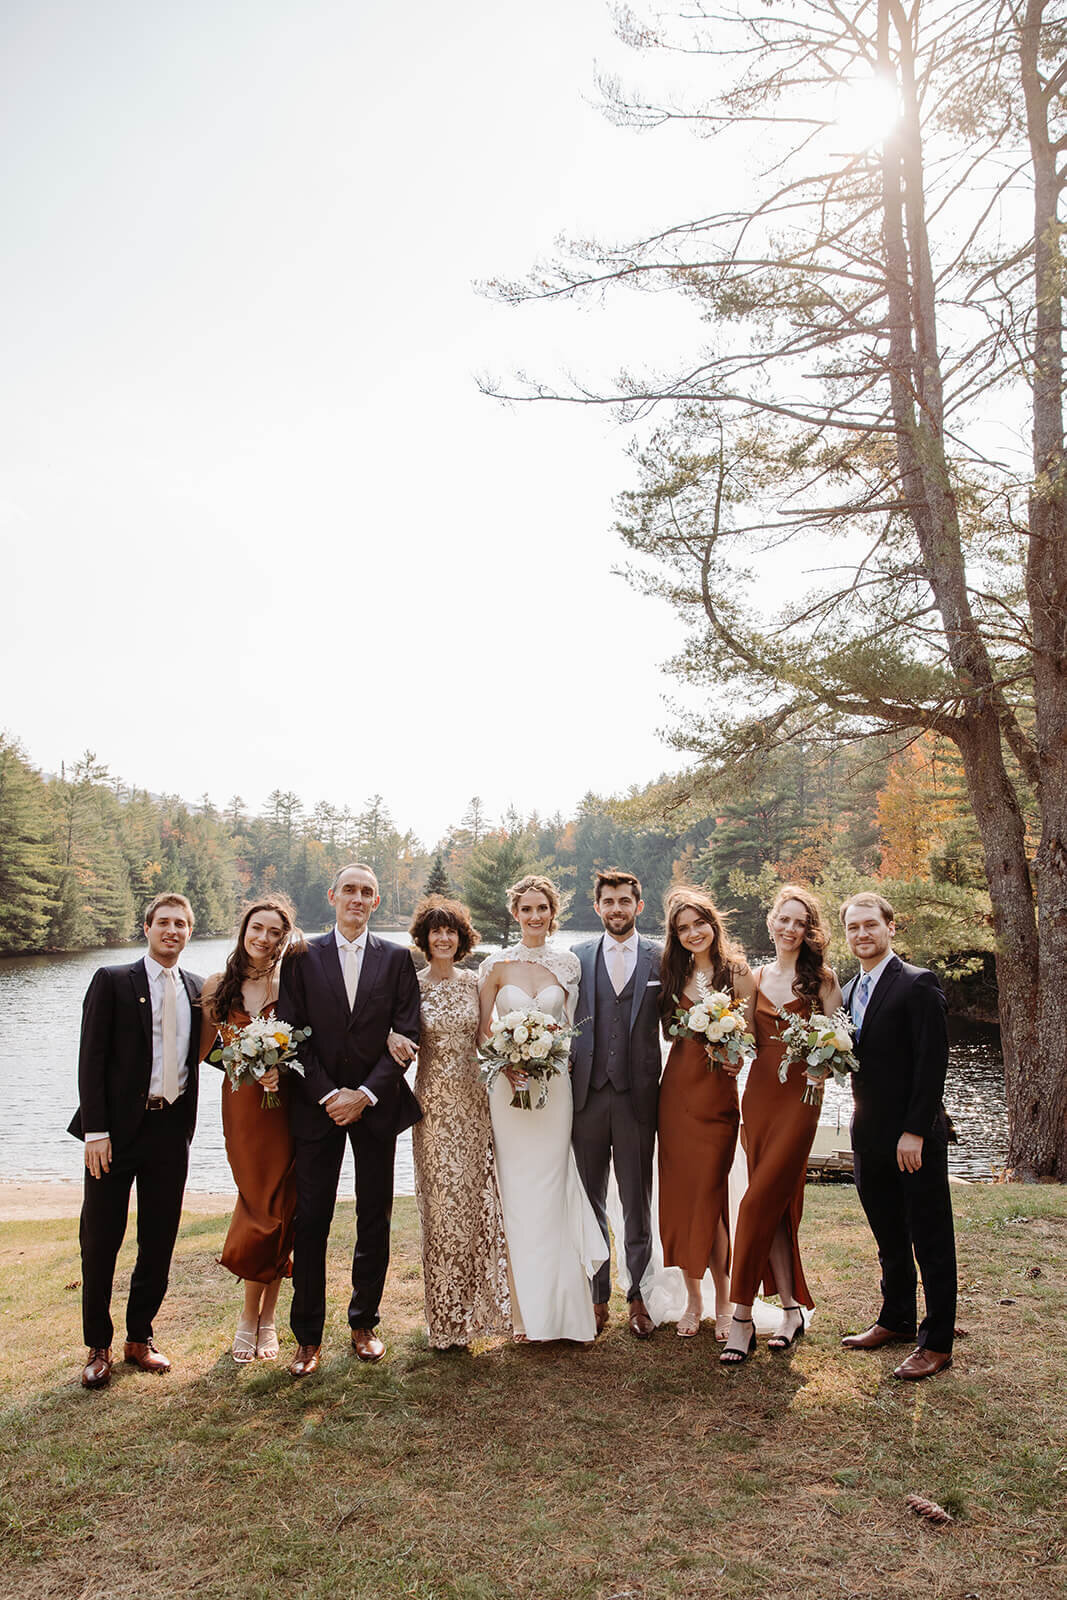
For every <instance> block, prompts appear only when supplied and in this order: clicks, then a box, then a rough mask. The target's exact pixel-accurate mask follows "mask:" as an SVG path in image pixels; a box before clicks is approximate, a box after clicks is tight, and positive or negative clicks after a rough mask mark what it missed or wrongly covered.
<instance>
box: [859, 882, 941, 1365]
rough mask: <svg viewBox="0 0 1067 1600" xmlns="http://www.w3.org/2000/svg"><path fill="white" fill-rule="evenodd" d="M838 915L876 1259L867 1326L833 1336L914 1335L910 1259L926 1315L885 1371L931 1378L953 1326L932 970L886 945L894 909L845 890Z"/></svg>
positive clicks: (866, 1205) (865, 1196)
mask: <svg viewBox="0 0 1067 1600" xmlns="http://www.w3.org/2000/svg"><path fill="white" fill-rule="evenodd" d="M841 922H842V924H843V926H844V930H845V939H846V941H847V943H848V947H849V949H850V950H851V951H852V954H853V955H854V956H856V957H857V958H858V959H859V963H860V971H859V973H858V974H857V975H856V977H855V978H853V979H852V981H851V983H848V984H846V986H845V991H844V1004H845V1008H846V1010H848V1011H849V1012H850V1014H851V1016H852V1019H853V1022H854V1023H855V1026H856V1047H855V1048H856V1055H857V1057H858V1059H859V1063H860V1070H859V1071H858V1072H857V1073H855V1074H854V1075H853V1078H852V1094H853V1099H854V1101H855V1111H854V1114H853V1118H852V1151H853V1163H854V1172H855V1178H856V1188H857V1190H858V1191H859V1197H860V1202H861V1204H862V1206H863V1209H864V1211H865V1212H866V1214H867V1221H868V1222H869V1223H870V1226H871V1232H872V1233H873V1234H874V1237H875V1241H876V1242H877V1245H878V1259H879V1261H880V1262H881V1266H882V1306H881V1310H880V1311H879V1313H878V1320H877V1322H875V1323H874V1324H873V1326H872V1327H870V1328H868V1329H867V1330H866V1331H865V1332H864V1333H857V1334H852V1335H850V1336H849V1337H848V1338H846V1339H843V1340H842V1341H841V1342H842V1344H843V1345H844V1346H845V1348H846V1349H848V1350H878V1349H881V1347H882V1346H883V1345H887V1344H901V1343H910V1342H911V1340H912V1339H914V1338H915V1318H916V1272H915V1264H916V1262H918V1266H919V1272H920V1273H921V1274H922V1281H923V1293H924V1295H925V1297H926V1315H925V1317H924V1318H923V1320H922V1322H921V1323H920V1324H919V1330H918V1347H917V1349H916V1350H914V1351H913V1353H912V1354H911V1355H910V1356H908V1357H907V1359H906V1360H905V1361H903V1362H902V1363H901V1364H900V1366H899V1367H897V1368H896V1369H895V1371H894V1373H893V1376H894V1377H895V1378H905V1379H910V1380H912V1381H914V1380H916V1379H921V1378H931V1377H933V1376H934V1374H935V1373H937V1372H941V1371H943V1370H944V1368H945V1367H947V1366H950V1365H951V1362H952V1341H953V1336H954V1333H955V1325H956V1240H955V1233H954V1230H953V1225H952V1200H951V1197H950V1194H949V1182H948V1146H949V1143H950V1142H951V1141H952V1140H953V1139H954V1138H955V1134H954V1132H953V1130H952V1124H951V1123H950V1121H949V1119H948V1115H947V1113H946V1111H945V1107H944V1104H943V1103H942V1098H941V1097H942V1094H943V1093H944V1088H945V1070H946V1068H947V1066H948V1027H947V1022H946V1011H947V1007H946V1004H945V996H944V994H943V992H942V989H941V985H940V984H939V983H938V981H937V979H936V977H935V976H934V974H933V973H932V972H928V971H927V970H926V968H925V967H913V966H909V964H908V963H907V962H906V961H901V959H900V957H899V956H897V955H895V954H894V953H893V935H894V933H895V932H896V923H895V921H894V918H893V907H892V906H891V905H890V904H889V902H888V900H884V899H883V898H882V896H881V895H878V894H869V893H863V894H856V895H853V896H852V898H851V899H850V900H846V901H845V903H844V905H843V906H842V907H841Z"/></svg>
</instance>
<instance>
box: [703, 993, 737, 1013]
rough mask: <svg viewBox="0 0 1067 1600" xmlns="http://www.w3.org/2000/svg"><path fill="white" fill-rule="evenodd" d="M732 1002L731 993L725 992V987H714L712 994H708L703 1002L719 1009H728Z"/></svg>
mask: <svg viewBox="0 0 1067 1600" xmlns="http://www.w3.org/2000/svg"><path fill="white" fill-rule="evenodd" d="M733 1003H734V997H733V995H732V994H727V993H726V990H725V989H716V990H715V992H714V994H710V995H709V996H708V998H707V1000H706V1001H705V1002H704V1004H705V1005H709V1006H716V1007H717V1008H718V1010H720V1011H729V1009H730V1007H731V1006H732V1005H733Z"/></svg>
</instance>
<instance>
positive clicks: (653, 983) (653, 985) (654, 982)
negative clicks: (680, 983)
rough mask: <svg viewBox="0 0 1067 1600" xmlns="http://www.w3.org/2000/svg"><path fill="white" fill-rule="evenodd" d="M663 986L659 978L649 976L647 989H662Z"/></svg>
mask: <svg viewBox="0 0 1067 1600" xmlns="http://www.w3.org/2000/svg"><path fill="white" fill-rule="evenodd" d="M662 987H663V985H662V984H661V983H660V981H659V979H658V978H649V980H648V982H647V983H646V984H645V988H646V989H662Z"/></svg>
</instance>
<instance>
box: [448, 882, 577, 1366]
mask: <svg viewBox="0 0 1067 1600" xmlns="http://www.w3.org/2000/svg"><path fill="white" fill-rule="evenodd" d="M508 906H509V909H510V911H511V914H512V916H513V917H514V918H515V920H516V921H517V922H518V924H519V927H520V929H521V931H522V940H521V943H520V944H518V945H513V946H512V947H511V948H510V949H508V950H504V951H501V953H500V954H499V955H492V956H488V957H487V958H486V960H485V961H483V963H482V965H481V967H480V968H479V971H478V986H479V989H480V991H481V1033H482V1037H483V1038H485V1037H486V1036H487V1035H488V1032H489V1023H490V1022H491V1020H492V1016H493V1009H494V1006H495V1008H496V1010H497V1012H498V1013H499V1014H500V1015H503V1014H504V1013H506V1012H508V1011H520V1010H529V1009H530V1007H531V1006H536V1007H537V1009H538V1010H540V1011H547V1012H550V1013H551V1014H552V1015H553V1016H554V1017H558V1018H563V1017H566V1019H567V1020H568V1021H570V1019H571V1018H572V1017H573V1015H574V1007H575V1002H576V1000H577V997H578V979H579V976H580V972H581V969H580V967H579V965H578V957H577V956H576V955H573V954H572V953H571V951H569V950H560V949H558V948H557V947H556V946H554V945H551V944H549V943H547V939H548V935H549V934H550V933H552V932H553V931H554V930H555V927H556V913H557V912H558V910H559V894H558V893H557V891H556V887H555V885H554V884H553V883H552V882H551V881H550V880H549V879H548V878H542V877H539V876H536V875H531V876H528V877H525V878H520V879H519V881H518V883H516V884H513V885H512V887H511V888H510V889H509V890H508ZM521 1079H522V1075H521V1074H520V1073H518V1072H517V1071H516V1070H514V1069H509V1070H508V1073H507V1075H505V1074H503V1073H502V1074H501V1075H500V1076H499V1077H498V1078H497V1079H496V1081H495V1082H494V1084H493V1087H492V1089H491V1090H490V1093H489V1116H490V1120H491V1122H492V1126H493V1145H494V1149H495V1152H496V1174H497V1184H498V1187H499V1189H500V1201H501V1205H502V1208H503V1213H504V1234H505V1237H506V1239H507V1245H508V1260H509V1268H510V1277H511V1309H512V1320H513V1323H514V1327H515V1332H516V1334H517V1335H519V1336H522V1337H525V1338H526V1339H530V1340H545V1339H574V1340H578V1341H581V1342H592V1340H593V1339H595V1337H596V1321H595V1318H594V1315H593V1295H592V1289H591V1287H590V1279H591V1278H592V1275H593V1273H594V1272H595V1271H596V1269H597V1268H598V1267H599V1266H600V1264H601V1262H602V1261H603V1260H604V1240H603V1235H602V1234H601V1232H600V1227H599V1224H598V1223H597V1220H596V1215H595V1213H594V1211H593V1208H592V1206H591V1205H590V1204H589V1199H588V1196H587V1195H586V1192H585V1190H584V1188H583V1187H582V1181H581V1179H580V1178H579V1176H578V1168H577V1166H576V1165H575V1161H574V1153H573V1151H572V1149H571V1119H572V1115H573V1102H572V1100H571V1081H570V1077H569V1076H568V1074H566V1073H559V1074H557V1075H555V1076H553V1077H551V1078H549V1080H548V1098H547V1100H546V1102H545V1104H544V1105H543V1106H541V1107H540V1108H539V1109H533V1110H529V1111H525V1110H522V1109H520V1108H518V1107H513V1106H512V1104H511V1100H512V1096H513V1093H514V1089H515V1088H516V1087H518V1088H521V1087H523V1082H522V1081H521ZM535 1098H536V1097H535Z"/></svg>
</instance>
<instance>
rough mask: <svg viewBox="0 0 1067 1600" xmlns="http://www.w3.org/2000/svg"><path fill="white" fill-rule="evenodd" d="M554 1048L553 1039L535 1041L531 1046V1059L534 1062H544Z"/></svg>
mask: <svg viewBox="0 0 1067 1600" xmlns="http://www.w3.org/2000/svg"><path fill="white" fill-rule="evenodd" d="M551 1048H552V1041H551V1039H535V1040H534V1042H533V1044H532V1045H531V1046H530V1058H531V1060H533V1061H544V1059H545V1057H546V1056H547V1055H548V1052H549V1051H550V1050H551Z"/></svg>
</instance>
